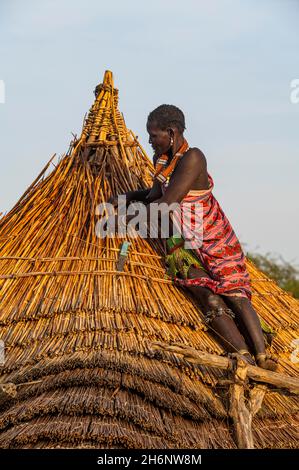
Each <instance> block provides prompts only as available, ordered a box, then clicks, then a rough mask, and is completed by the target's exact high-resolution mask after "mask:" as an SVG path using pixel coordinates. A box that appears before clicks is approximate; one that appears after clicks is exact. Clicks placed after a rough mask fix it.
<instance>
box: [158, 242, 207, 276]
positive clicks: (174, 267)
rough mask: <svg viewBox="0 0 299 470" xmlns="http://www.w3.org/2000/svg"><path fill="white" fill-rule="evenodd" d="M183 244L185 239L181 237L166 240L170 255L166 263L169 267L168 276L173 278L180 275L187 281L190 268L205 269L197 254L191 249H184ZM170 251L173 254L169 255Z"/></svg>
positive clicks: (167, 256) (166, 258)
mask: <svg viewBox="0 0 299 470" xmlns="http://www.w3.org/2000/svg"><path fill="white" fill-rule="evenodd" d="M183 243H184V239H183V237H181V236H179V235H173V236H172V237H170V238H168V240H166V246H167V252H168V254H167V255H166V257H165V262H166V265H167V267H168V269H167V274H168V275H169V276H170V277H172V278H174V277H177V275H178V274H179V275H180V276H181V277H182V278H183V279H187V274H188V271H189V268H190V266H196V267H197V268H201V269H204V268H203V266H202V265H201V263H200V261H199V259H198V258H197V256H196V255H195V253H194V252H193V251H192V250H190V249H189V248H184V246H183ZM172 250H173V251H172ZM170 251H172V253H169V252H170Z"/></svg>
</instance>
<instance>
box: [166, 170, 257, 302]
mask: <svg viewBox="0 0 299 470" xmlns="http://www.w3.org/2000/svg"><path fill="white" fill-rule="evenodd" d="M208 178H209V189H207V190H198V191H194V190H193V191H189V193H188V194H187V196H185V198H184V199H183V200H182V201H181V207H182V204H186V203H188V204H192V205H191V217H192V216H193V212H192V211H194V210H195V208H196V205H197V204H202V217H203V221H202V225H203V226H202V228H203V234H202V235H203V236H202V245H201V247H200V248H193V252H194V253H195V254H196V255H197V257H198V258H199V260H200V261H201V263H202V265H203V267H204V268H205V270H206V272H207V273H208V275H209V276H210V277H199V278H196V279H181V278H178V277H175V278H173V279H174V281H175V282H176V283H178V284H180V285H182V286H186V287H188V286H203V287H208V288H209V289H211V290H212V291H213V292H214V293H215V294H221V295H233V296H240V297H247V298H248V299H251V286H250V278H249V274H248V271H247V268H246V264H245V255H244V253H243V251H242V248H241V245H240V242H239V240H238V238H237V236H236V234H235V232H234V231H233V229H232V226H231V225H230V223H229V221H228V219H227V217H226V216H225V214H224V212H223V210H222V209H221V207H220V205H219V203H218V201H217V200H216V198H215V197H214V196H213V194H212V190H213V188H214V183H213V179H212V177H211V176H210V175H208ZM167 185H168V182H167V181H166V182H165V183H162V191H163V193H164V192H165V191H166V190H167ZM181 214H182V212H181ZM180 219H181V224H182V226H183V222H182V215H180ZM174 221H175V219H174Z"/></svg>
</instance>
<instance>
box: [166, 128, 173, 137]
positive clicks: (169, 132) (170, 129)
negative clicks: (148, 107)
mask: <svg viewBox="0 0 299 470" xmlns="http://www.w3.org/2000/svg"><path fill="white" fill-rule="evenodd" d="M167 132H168V135H169V137H170V138H174V130H173V129H172V128H171V127H168V128H167Z"/></svg>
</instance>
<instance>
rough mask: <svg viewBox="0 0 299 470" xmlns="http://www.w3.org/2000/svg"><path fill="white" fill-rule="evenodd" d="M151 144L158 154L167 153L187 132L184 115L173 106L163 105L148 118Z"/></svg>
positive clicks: (147, 126)
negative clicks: (174, 142)
mask: <svg viewBox="0 0 299 470" xmlns="http://www.w3.org/2000/svg"><path fill="white" fill-rule="evenodd" d="M146 128H147V132H148V133H149V143H150V144H151V145H152V147H153V149H154V151H155V153H156V154H158V155H159V154H160V155H161V154H163V153H166V152H167V151H168V150H169V149H170V147H171V145H172V142H173V140H174V139H177V138H180V137H182V135H183V132H184V130H185V116H184V113H183V112H182V111H181V110H180V109H179V108H177V107H176V106H173V105H171V104H162V105H161V106H158V108H156V109H154V110H153V111H152V112H151V113H150V114H149V115H148V118H147V125H146Z"/></svg>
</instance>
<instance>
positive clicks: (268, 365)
mask: <svg viewBox="0 0 299 470" xmlns="http://www.w3.org/2000/svg"><path fill="white" fill-rule="evenodd" d="M255 359H256V363H257V365H258V366H259V367H261V368H262V369H267V370H272V371H276V370H277V368H278V364H277V360H275V359H274V358H273V357H271V356H269V355H268V354H266V353H260V354H257V355H256V357H255Z"/></svg>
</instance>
